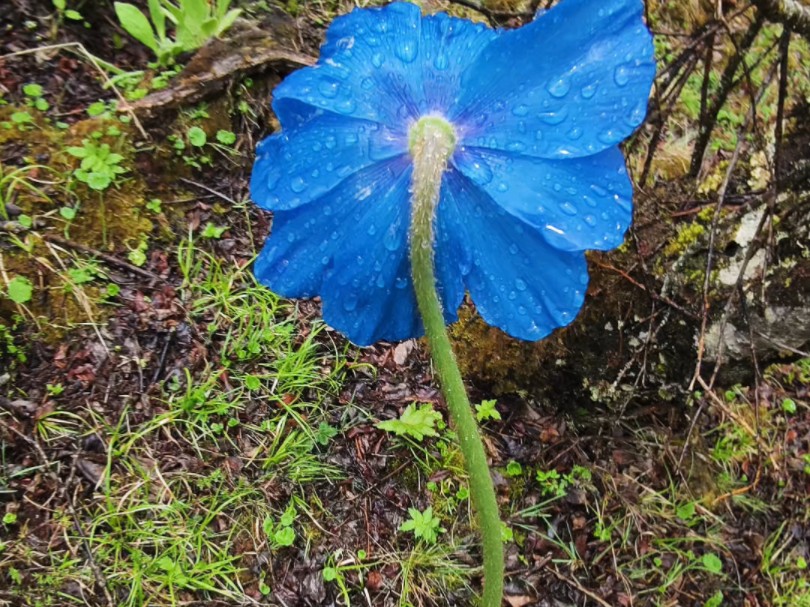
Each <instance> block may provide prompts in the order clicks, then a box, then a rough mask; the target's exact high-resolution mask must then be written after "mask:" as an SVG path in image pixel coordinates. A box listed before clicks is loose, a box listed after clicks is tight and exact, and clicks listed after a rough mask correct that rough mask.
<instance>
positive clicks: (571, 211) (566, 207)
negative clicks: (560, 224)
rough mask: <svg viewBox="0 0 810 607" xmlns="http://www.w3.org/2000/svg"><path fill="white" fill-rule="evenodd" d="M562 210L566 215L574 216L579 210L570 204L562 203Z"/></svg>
mask: <svg viewBox="0 0 810 607" xmlns="http://www.w3.org/2000/svg"><path fill="white" fill-rule="evenodd" d="M560 210H561V211H562V212H563V213H565V214H566V215H571V216H574V215H576V214H577V208H576V207H575V206H574V205H572V204H571V203H570V202H561V203H560Z"/></svg>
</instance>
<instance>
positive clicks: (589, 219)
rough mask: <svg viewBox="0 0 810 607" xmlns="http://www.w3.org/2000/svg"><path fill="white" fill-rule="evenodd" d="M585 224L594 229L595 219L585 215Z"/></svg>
mask: <svg viewBox="0 0 810 607" xmlns="http://www.w3.org/2000/svg"><path fill="white" fill-rule="evenodd" d="M585 223H587V224H588V225H589V226H591V227H592V228H593V227H596V217H594V216H593V215H585Z"/></svg>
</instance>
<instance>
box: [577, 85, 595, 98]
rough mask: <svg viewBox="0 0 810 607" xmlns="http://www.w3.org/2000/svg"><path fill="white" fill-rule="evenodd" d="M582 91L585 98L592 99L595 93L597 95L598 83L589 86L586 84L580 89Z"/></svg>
mask: <svg viewBox="0 0 810 607" xmlns="http://www.w3.org/2000/svg"><path fill="white" fill-rule="evenodd" d="M580 93H581V94H582V98H583V99H590V98H592V97H593V96H594V95H596V85H595V84H589V85H587V86H584V87H582V90H581V91H580Z"/></svg>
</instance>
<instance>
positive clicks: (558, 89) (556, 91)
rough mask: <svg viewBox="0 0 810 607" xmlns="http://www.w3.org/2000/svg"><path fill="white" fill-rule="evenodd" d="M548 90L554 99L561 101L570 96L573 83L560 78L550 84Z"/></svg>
mask: <svg viewBox="0 0 810 607" xmlns="http://www.w3.org/2000/svg"><path fill="white" fill-rule="evenodd" d="M547 90H548V92H549V94H550V95H551V96H552V97H557V98H558V99H561V98H563V97H565V96H566V95H567V94H568V91H570V90H571V82H570V81H569V80H568V78H559V79H557V80H554V81H553V82H550V83H549V85H548V88H547Z"/></svg>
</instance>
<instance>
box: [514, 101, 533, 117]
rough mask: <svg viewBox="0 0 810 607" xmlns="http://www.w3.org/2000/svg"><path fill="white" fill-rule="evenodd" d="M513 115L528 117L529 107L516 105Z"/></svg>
mask: <svg viewBox="0 0 810 607" xmlns="http://www.w3.org/2000/svg"><path fill="white" fill-rule="evenodd" d="M512 114H514V115H515V116H527V115H528V114H529V106H527V105H523V104H522V103H521V104H520V105H516V106H515V107H513V108H512Z"/></svg>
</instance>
